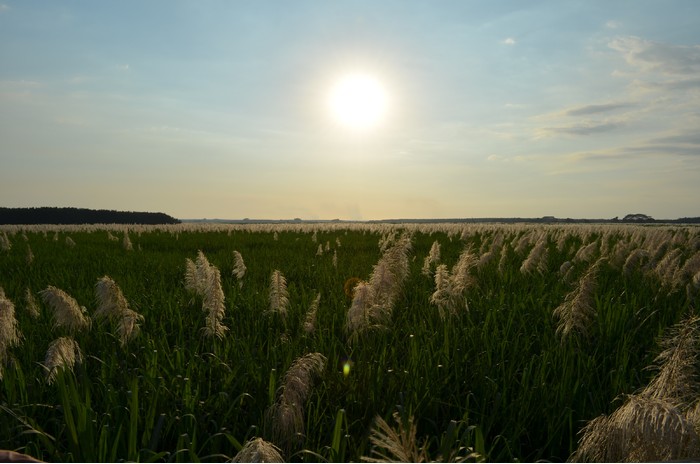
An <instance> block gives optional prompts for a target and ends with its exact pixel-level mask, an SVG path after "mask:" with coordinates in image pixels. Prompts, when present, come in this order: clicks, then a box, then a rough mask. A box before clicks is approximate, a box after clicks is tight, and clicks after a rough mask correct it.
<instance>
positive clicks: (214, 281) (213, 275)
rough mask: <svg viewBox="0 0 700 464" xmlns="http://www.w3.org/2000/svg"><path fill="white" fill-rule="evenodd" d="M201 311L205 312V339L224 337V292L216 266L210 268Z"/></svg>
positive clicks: (225, 328) (225, 329)
mask: <svg viewBox="0 0 700 464" xmlns="http://www.w3.org/2000/svg"><path fill="white" fill-rule="evenodd" d="M202 309H203V310H204V311H207V317H206V323H205V325H204V329H203V330H204V335H206V336H207V337H217V338H219V339H221V338H223V337H224V334H225V333H226V331H227V330H228V327H226V326H225V325H224V324H223V323H222V321H223V320H224V315H225V312H226V305H225V303H224V290H223V288H222V287H221V273H220V272H219V269H218V268H217V267H216V266H211V268H210V272H209V279H208V281H207V287H206V291H205V293H204V298H203V300H202Z"/></svg>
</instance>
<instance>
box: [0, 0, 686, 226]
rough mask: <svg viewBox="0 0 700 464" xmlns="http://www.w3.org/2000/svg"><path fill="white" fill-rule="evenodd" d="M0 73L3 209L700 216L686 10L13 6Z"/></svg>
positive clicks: (654, 5)
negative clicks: (379, 116)
mask: <svg viewBox="0 0 700 464" xmlns="http://www.w3.org/2000/svg"><path fill="white" fill-rule="evenodd" d="M0 62H1V63H2V65H1V66H0V205H2V206H78V207H88V208H107V209H118V210H137V211H162V212H165V213H168V214H171V215H173V216H175V217H179V218H203V217H207V218H214V217H218V218H243V217H250V218H293V217H301V218H304V219H315V218H321V219H333V218H343V219H381V218H399V217H403V218H449V217H503V216H522V217H537V216H543V215H554V216H558V217H613V216H623V215H625V214H627V213H633V212H640V213H645V214H650V215H652V216H654V217H657V218H675V217H682V216H700V135H698V128H700V2H696V1H693V0H688V1H674V0H669V1H664V2H661V1H655V2H650V1H641V0H635V1H615V2H610V1H570V2H562V1H533V2H526V1H501V2H486V1H483V2H477V1H467V0H462V1H441V2H427V1H406V0H402V1H382V2H379V1H352V2H350V1H335V2H322V1H274V2H273V1H270V2H263V1H155V0H154V1H148V2H141V1H139V2H136V1H122V2H110V3H108V2H91V1H55V2H36V1H30V0H22V1H19V0H0ZM353 72H363V73H366V74H371V75H372V76H374V77H375V78H376V79H377V80H378V81H379V82H381V84H382V86H383V87H384V89H385V91H386V94H387V99H388V102H389V103H388V109H387V114H386V116H385V118H384V120H383V121H382V123H381V124H380V125H378V126H377V127H374V128H372V129H371V130H367V131H361V132H360V131H353V130H349V129H348V128H345V127H342V126H340V125H339V124H338V123H337V121H335V120H334V118H333V116H332V115H331V114H330V112H329V110H328V98H329V97H328V96H329V92H330V89H331V88H332V87H333V85H334V83H335V82H337V81H338V80H339V79H341V78H342V77H343V76H345V75H347V74H348V73H353Z"/></svg>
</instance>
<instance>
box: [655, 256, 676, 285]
mask: <svg viewBox="0 0 700 464" xmlns="http://www.w3.org/2000/svg"><path fill="white" fill-rule="evenodd" d="M682 257H683V251H682V250H681V249H680V248H674V249H673V250H671V251H669V252H668V253H667V254H666V255H665V256H664V257H663V259H661V261H659V263H658V264H657V265H656V267H655V268H654V272H655V273H656V275H657V277H658V278H659V280H660V281H661V284H662V285H663V286H664V287H670V288H674V287H677V286H680V285H681V283H682V282H681V281H680V279H678V278H677V277H679V275H680V271H681V266H680V264H681V258H682Z"/></svg>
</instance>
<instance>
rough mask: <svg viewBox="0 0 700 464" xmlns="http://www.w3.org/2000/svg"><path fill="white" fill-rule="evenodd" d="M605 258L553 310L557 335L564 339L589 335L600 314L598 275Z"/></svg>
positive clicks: (595, 264) (594, 265)
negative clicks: (597, 307)
mask: <svg viewBox="0 0 700 464" xmlns="http://www.w3.org/2000/svg"><path fill="white" fill-rule="evenodd" d="M605 261H606V260H605V258H600V259H599V260H598V261H596V262H595V263H594V264H593V265H592V266H591V267H590V268H589V269H588V271H587V272H586V274H584V276H583V277H582V278H581V279H580V280H579V282H578V286H577V287H576V288H575V289H574V290H572V291H571V292H569V293H568V294H567V295H566V297H565V298H564V302H563V303H562V304H560V305H559V306H558V307H557V308H556V309H555V310H554V312H553V315H554V318H555V319H556V320H557V329H556V330H557V335H559V336H560V337H561V340H562V341H564V340H565V339H567V338H568V337H569V336H571V335H572V334H579V335H581V336H583V337H586V336H588V334H589V331H590V330H591V326H592V325H593V323H594V322H595V319H596V316H597V314H598V312H597V310H596V303H595V291H596V277H597V274H598V271H599V269H600V267H601V266H602V264H603V263H604V262H605Z"/></svg>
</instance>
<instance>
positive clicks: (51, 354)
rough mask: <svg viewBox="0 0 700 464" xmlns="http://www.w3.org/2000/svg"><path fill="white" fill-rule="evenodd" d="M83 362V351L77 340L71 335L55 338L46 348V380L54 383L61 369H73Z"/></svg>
mask: <svg viewBox="0 0 700 464" xmlns="http://www.w3.org/2000/svg"><path fill="white" fill-rule="evenodd" d="M82 362H83V353H82V351H80V346H78V343H77V342H76V341H75V340H73V339H72V338H70V337H61V338H58V339H56V340H54V341H53V342H51V344H50V345H49V348H48V350H46V359H45V360H44V368H45V369H46V382H47V383H48V384H52V383H53V382H54V380H56V375H57V374H58V370H59V369H67V370H69V371H72V370H73V367H74V366H75V364H76V363H77V364H80V363H82Z"/></svg>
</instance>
